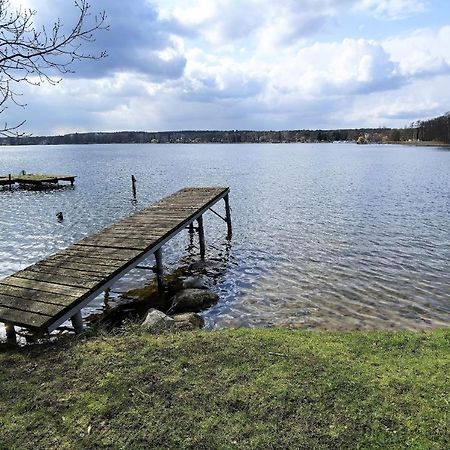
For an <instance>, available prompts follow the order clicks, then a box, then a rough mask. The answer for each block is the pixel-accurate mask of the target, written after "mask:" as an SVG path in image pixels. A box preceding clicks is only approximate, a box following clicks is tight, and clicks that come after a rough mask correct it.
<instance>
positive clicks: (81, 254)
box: [0, 187, 232, 340]
mask: <svg viewBox="0 0 450 450" xmlns="http://www.w3.org/2000/svg"><path fill="white" fill-rule="evenodd" d="M228 194H229V188H226V187H205V188H199V187H195V188H184V189H181V190H180V191H178V192H176V193H174V194H172V195H170V196H168V197H166V198H164V199H162V200H160V201H159V202H157V203H155V204H153V205H152V206H150V207H148V208H145V209H143V210H141V211H139V212H138V213H136V214H134V215H132V216H129V217H127V218H125V219H123V220H120V221H119V222H117V223H115V224H113V225H110V226H108V227H106V228H104V229H102V230H100V231H98V232H97V233H95V234H93V235H91V236H89V237H86V238H84V239H82V240H81V241H79V242H77V243H75V244H73V245H71V246H70V247H68V248H67V249H65V250H62V251H59V252H58V253H56V254H54V255H51V256H49V257H48V258H46V259H44V260H42V261H40V262H38V263H36V264H34V265H32V266H29V267H27V268H26V269H24V270H21V271H19V272H16V273H14V274H13V275H11V276H8V277H6V278H4V279H2V280H0V322H3V323H4V324H5V325H6V330H7V336H8V339H9V340H15V336H16V335H15V328H14V326H20V327H25V328H28V329H30V330H32V331H33V332H47V333H50V332H52V331H53V330H55V329H56V328H57V327H58V326H60V325H61V324H62V323H64V322H65V321H66V320H68V319H71V320H72V324H73V326H74V328H75V331H76V332H80V331H82V329H83V321H82V317H81V309H82V308H83V307H84V306H86V305H87V304H88V303H90V302H91V301H92V300H93V299H94V298H96V297H97V296H98V295H99V294H101V293H102V292H103V291H105V290H106V289H108V288H109V287H110V286H111V285H112V284H113V283H115V282H116V281H117V280H118V279H119V278H120V277H122V276H123V275H125V274H126V273H127V272H129V271H130V270H131V269H133V268H135V267H136V266H137V265H139V264H140V263H141V262H142V261H143V260H144V259H146V258H148V257H149V256H150V255H152V254H154V255H155V259H156V274H157V280H158V285H159V286H160V287H162V286H163V281H162V276H163V266H162V251H161V247H162V246H163V245H164V244H165V243H166V242H167V241H169V240H170V239H171V238H173V237H174V236H175V235H176V234H178V233H179V232H181V231H182V230H184V229H185V228H186V227H187V226H189V227H191V230H192V229H193V228H192V227H193V223H194V222H195V221H197V225H198V226H197V231H198V234H199V241H200V253H201V256H202V258H203V257H204V255H205V239H204V229H203V214H204V213H205V212H206V211H208V210H209V209H211V208H212V206H214V205H215V204H216V203H217V202H218V201H219V200H221V199H224V201H225V217H222V216H221V215H220V214H218V213H217V212H215V211H214V212H215V214H217V215H218V216H220V217H221V218H222V219H223V220H224V221H226V222H227V226H228V234H229V235H231V231H232V230H231V216H230V207H229V200H228Z"/></svg>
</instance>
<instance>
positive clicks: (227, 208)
mask: <svg viewBox="0 0 450 450" xmlns="http://www.w3.org/2000/svg"><path fill="white" fill-rule="evenodd" d="M223 200H224V201H225V214H226V215H225V218H226V220H227V228H228V237H231V235H232V234H233V229H232V228H231V208H230V199H229V197H228V194H227V195H225V197H224V198H223Z"/></svg>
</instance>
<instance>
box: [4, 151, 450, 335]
mask: <svg viewBox="0 0 450 450" xmlns="http://www.w3.org/2000/svg"><path fill="white" fill-rule="evenodd" d="M21 170H26V171H27V172H49V173H55V172H56V173H71V174H76V175H77V176H78V178H77V181H76V183H75V188H73V189H72V188H70V187H68V188H64V189H57V190H51V191H30V190H15V191H13V192H8V191H7V190H3V191H0V210H1V216H0V231H1V234H0V260H1V263H2V264H1V265H0V277H4V276H7V275H9V274H12V273H13V272H15V271H17V270H19V269H22V268H24V267H26V266H27V265H29V264H31V263H33V262H36V261H38V260H39V259H41V258H43V257H45V256H47V255H49V254H51V253H53V252H55V251H57V250H59V249H62V248H64V247H66V246H68V245H69V244H71V243H73V242H75V241H77V240H79V239H81V238H82V237H84V236H86V235H89V234H91V233H93V232H94V231H96V230H98V229H99V228H101V227H103V226H105V225H107V224H110V223H112V222H114V221H116V220H118V219H119V218H122V217H125V216H127V215H129V214H131V213H133V212H134V211H136V210H137V209H140V208H143V207H145V206H146V205H148V204H150V203H152V202H153V201H155V200H157V199H159V198H161V197H163V196H165V195H168V194H170V193H172V192H173V191H175V190H177V189H179V188H181V187H184V186H189V185H192V186H197V185H198V186H207V185H226V186H230V188H231V195H230V200H231V205H232V208H233V212H232V215H233V226H234V234H233V238H232V241H231V242H228V241H227V240H226V226H225V224H224V223H222V222H221V220H220V219H218V218H217V217H216V216H214V215H213V214H208V215H207V216H206V217H205V225H206V237H207V242H208V244H209V245H208V250H207V252H208V259H209V264H208V268H207V272H208V274H209V275H210V276H211V277H212V278H213V280H214V283H215V284H214V287H213V289H214V290H215V291H216V292H218V293H219V295H220V298H221V299H220V302H219V303H218V304H217V305H216V306H214V307H212V308H211V309H210V310H208V311H206V312H205V313H204V315H205V318H206V320H207V323H208V326H209V327H210V328H218V327H227V326H243V325H244V326H272V325H289V326H292V327H300V328H306V329H314V328H320V329H377V328H394V327H395V328H407V329H422V328H429V327H435V326H445V325H448V323H449V319H450V302H449V298H450V275H449V270H448V267H449V264H448V262H449V259H450V232H449V230H450V213H449V211H450V208H449V207H450V195H449V193H450V152H449V151H447V150H445V149H439V148H420V147H406V146H370V145H369V146H357V145H352V144H299V145H296V144H280V145H269V144H262V145H251V144H242V145H239V144H233V145H226V144H203V145H183V144H181V145H175V144H174V145H171V144H165V145H150V144H149V145H88V146H35V147H0V174H8V173H18V172H19V171H21ZM131 174H134V175H135V176H136V178H137V180H138V182H137V183H138V184H137V189H138V202H137V203H134V202H133V201H132V195H131V183H130V177H131ZM58 211H63V213H64V218H65V219H64V221H63V222H62V223H59V222H58V221H57V220H56V217H55V214H56V212H58ZM188 244H189V240H188V236H187V233H186V234H184V233H183V234H182V235H181V236H179V237H178V238H177V239H174V240H173V241H172V242H171V243H170V245H168V246H167V248H166V249H165V264H166V267H167V269H168V270H169V271H172V270H175V269H176V268H177V267H179V266H182V265H189V264H190V263H192V262H193V261H195V260H196V258H197V255H196V252H195V251H188V250H187V247H188ZM149 263H150V264H152V262H151V261H149ZM151 278H152V275H150V273H149V272H148V271H145V270H135V271H133V272H131V273H130V274H129V275H128V276H127V277H125V278H123V279H122V280H121V281H119V282H118V283H117V285H116V286H114V293H113V300H114V299H115V301H116V302H120V301H121V300H120V298H119V295H118V293H120V292H122V291H125V290H127V289H129V288H132V287H137V286H141V285H143V284H145V282H146V281H147V280H149V279H151ZM101 309H102V299H101V298H99V299H98V301H95V302H94V303H93V304H92V306H91V307H90V308H88V309H86V310H85V311H84V314H85V315H86V314H90V313H93V312H98V311H101Z"/></svg>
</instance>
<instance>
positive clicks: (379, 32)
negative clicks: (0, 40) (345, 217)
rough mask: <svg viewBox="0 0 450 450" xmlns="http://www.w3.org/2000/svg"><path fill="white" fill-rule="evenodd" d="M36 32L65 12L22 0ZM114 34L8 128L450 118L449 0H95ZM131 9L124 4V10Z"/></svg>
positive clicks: (327, 124) (268, 125) (68, 8)
mask: <svg viewBox="0 0 450 450" xmlns="http://www.w3.org/2000/svg"><path fill="white" fill-rule="evenodd" d="M14 3H15V4H19V3H22V4H24V5H25V6H28V7H33V8H35V9H36V10H37V21H38V23H47V24H50V25H51V23H52V22H53V21H54V20H55V19H56V18H57V17H61V18H62V19H63V23H64V24H65V25H66V26H69V25H70V24H71V23H72V22H73V21H74V20H75V19H76V12H77V11H76V9H75V8H74V7H73V2H72V1H69V0H23V1H20V0H14ZM90 3H91V5H92V10H93V12H95V11H100V10H103V9H104V10H106V13H107V15H108V22H109V24H110V30H109V31H104V32H101V33H99V34H98V35H97V40H96V42H95V43H93V44H87V45H86V47H85V49H86V51H93V52H95V51H100V50H103V49H104V50H106V51H107V52H108V55H109V56H108V57H107V58H106V59H103V60H100V61H95V62H82V63H78V64H76V65H75V66H74V67H73V69H74V70H75V71H76V73H75V74H72V75H70V76H65V77H64V79H62V80H61V82H60V83H59V84H58V85H57V86H50V85H48V84H45V83H44V84H43V85H41V86H39V87H34V86H24V85H22V86H21V87H20V89H21V91H22V93H23V97H22V101H23V102H26V103H27V106H26V107H25V108H17V107H13V106H11V105H10V107H9V108H8V110H7V111H5V112H4V113H3V117H2V119H3V121H5V120H7V121H8V123H13V122H17V121H20V120H23V119H26V121H27V122H26V124H25V126H24V127H23V130H24V131H27V132H31V133H33V134H59V133H68V132H75V131H78V132H83V131H115V130H145V131H164V130H180V129H182V130H187V129H195V130H197V129H216V130H223V129H259V130H261V129H299V128H340V127H365V126H374V127H378V126H404V125H407V124H409V123H410V122H412V121H415V120H417V119H423V118H428V117H433V116H437V115H440V114H442V113H445V112H447V111H448V110H450V2H449V1H448V0H357V1H356V0H277V1H273V0H154V1H149V0H132V1H129V2H124V1H123V0H108V1H106V0H91V1H90ZM124 5H126V6H124Z"/></svg>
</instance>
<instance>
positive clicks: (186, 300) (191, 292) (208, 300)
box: [170, 289, 219, 312]
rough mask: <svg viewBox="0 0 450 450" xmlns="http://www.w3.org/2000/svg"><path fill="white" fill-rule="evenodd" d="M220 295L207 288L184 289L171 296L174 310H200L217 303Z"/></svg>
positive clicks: (172, 309)
mask: <svg viewBox="0 0 450 450" xmlns="http://www.w3.org/2000/svg"><path fill="white" fill-rule="evenodd" d="M218 300H219V296H218V295H217V294H215V293H214V292H211V291H207V290H205V289H184V290H182V291H180V292H178V293H177V294H175V295H174V296H173V297H172V298H171V308H170V309H171V311H172V312H185V311H191V312H198V311H201V310H202V309H205V308H207V307H208V306H211V305H213V304H214V303H217V301H218Z"/></svg>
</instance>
